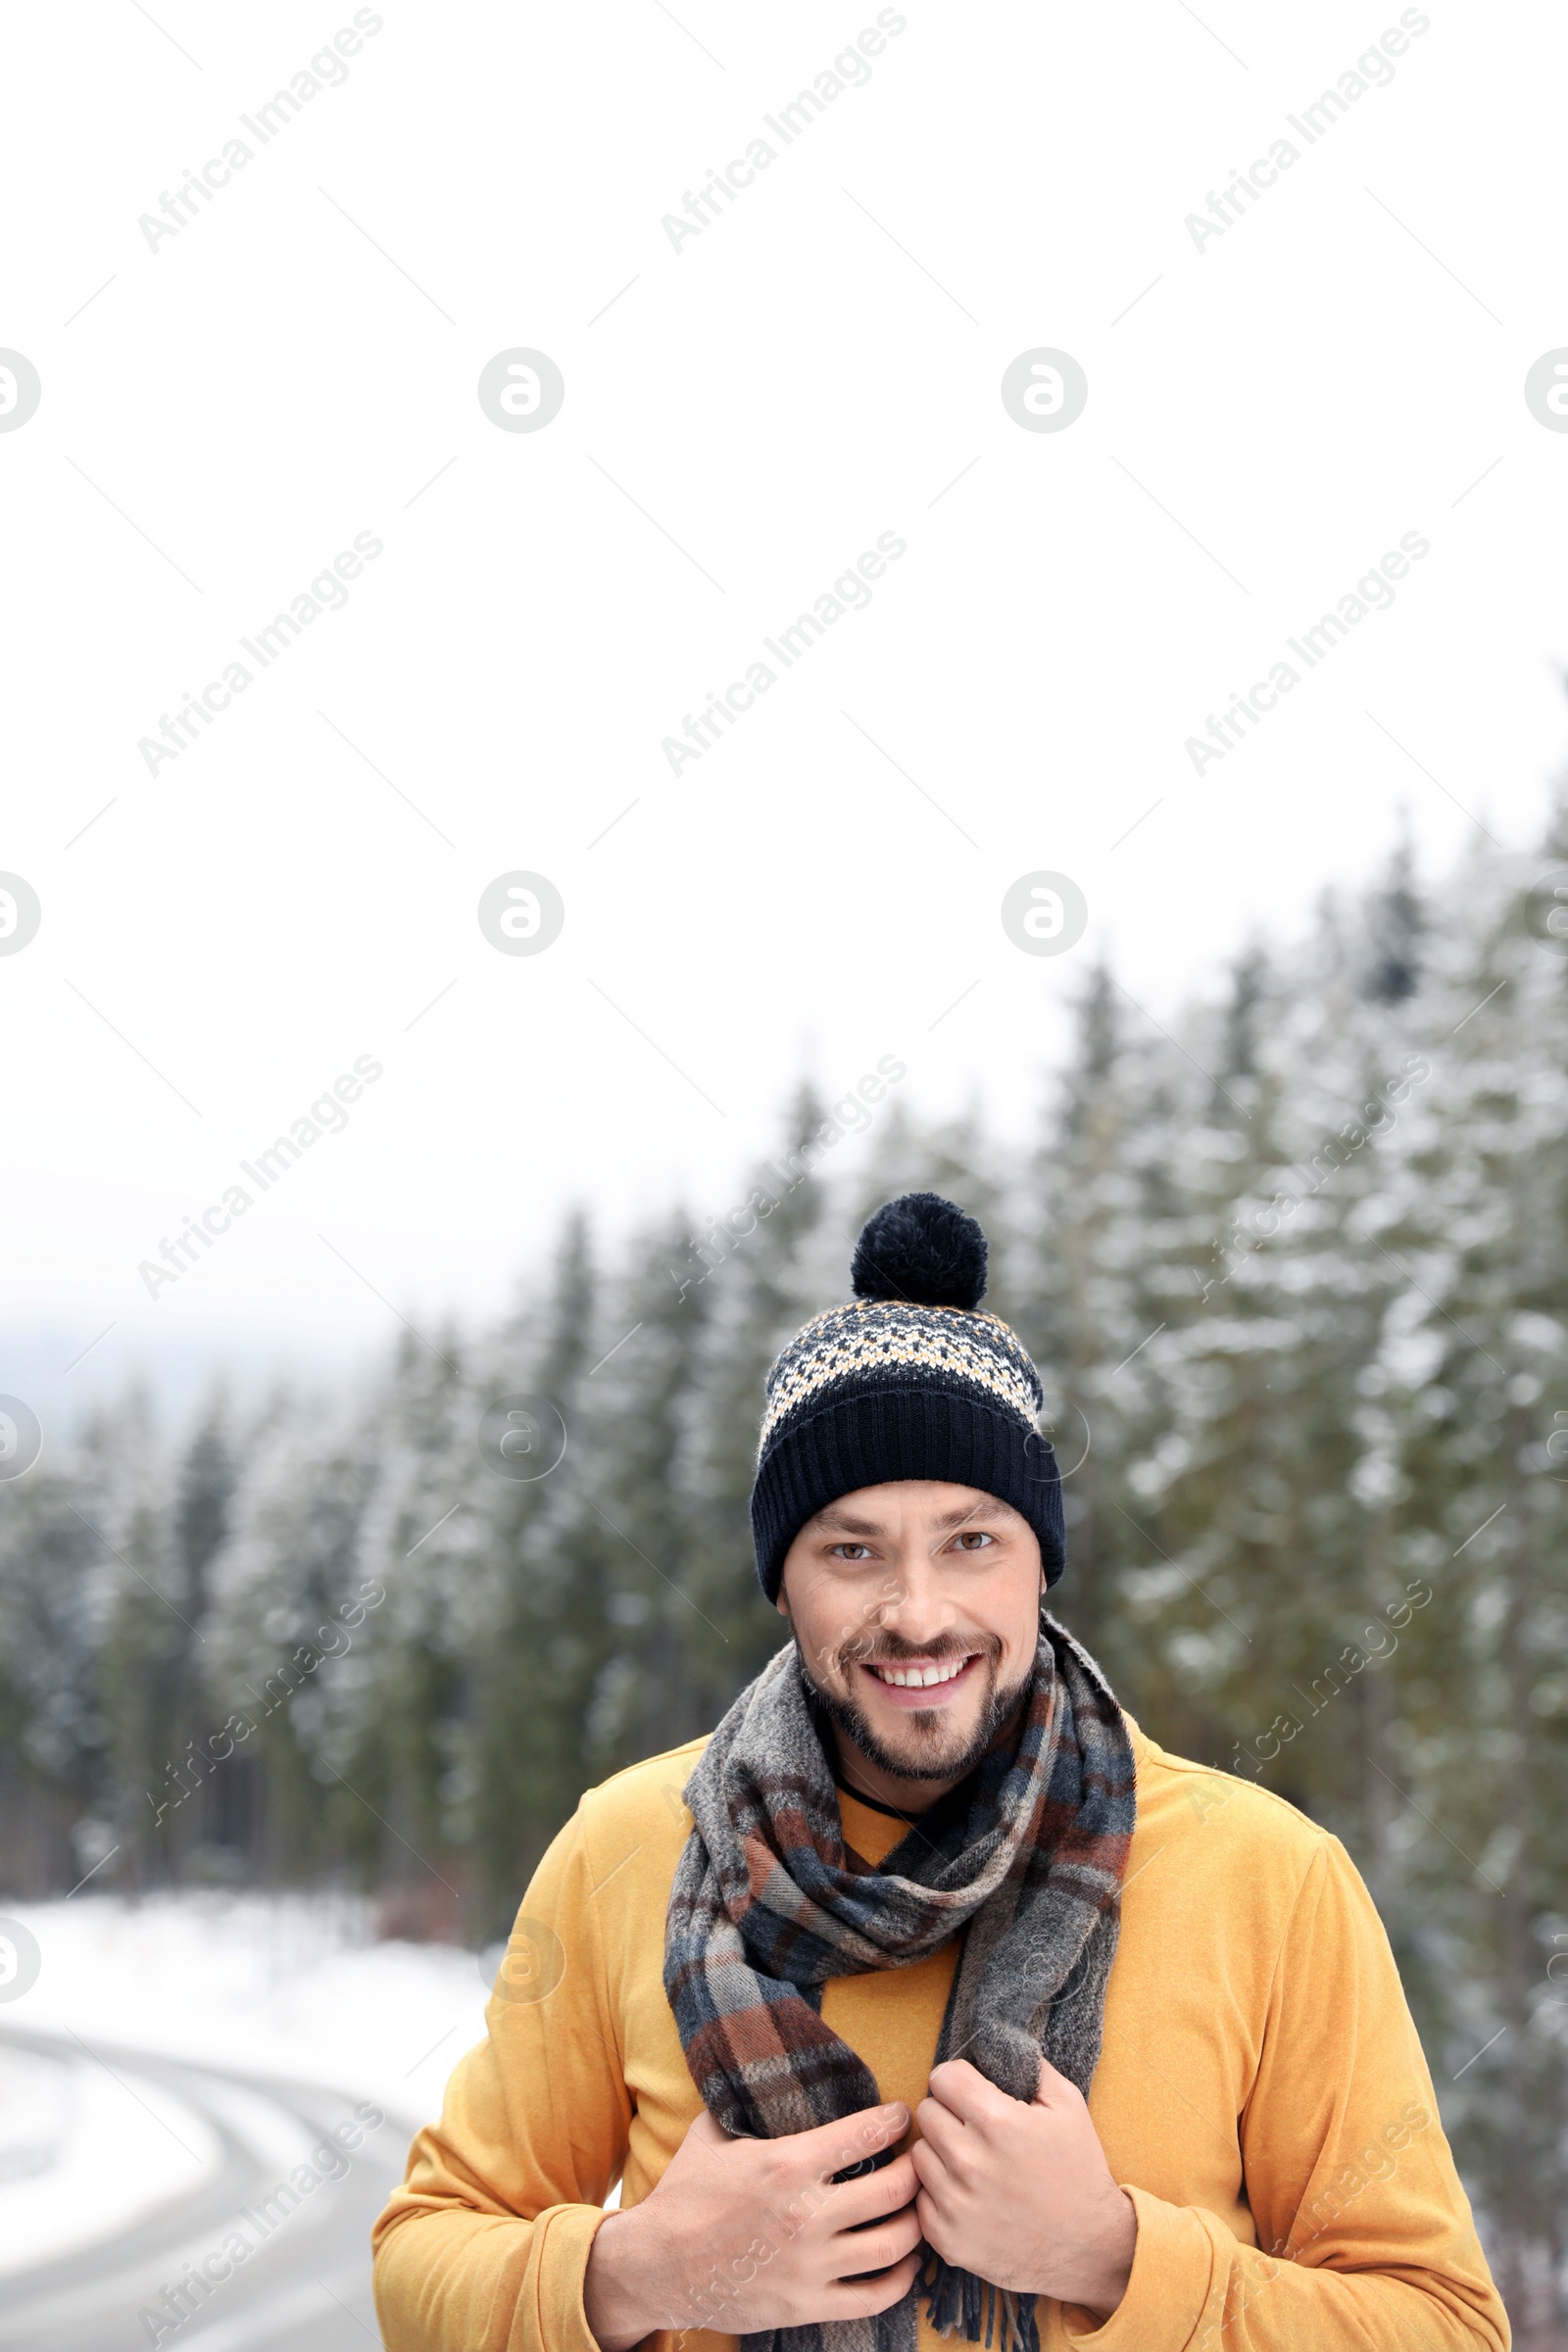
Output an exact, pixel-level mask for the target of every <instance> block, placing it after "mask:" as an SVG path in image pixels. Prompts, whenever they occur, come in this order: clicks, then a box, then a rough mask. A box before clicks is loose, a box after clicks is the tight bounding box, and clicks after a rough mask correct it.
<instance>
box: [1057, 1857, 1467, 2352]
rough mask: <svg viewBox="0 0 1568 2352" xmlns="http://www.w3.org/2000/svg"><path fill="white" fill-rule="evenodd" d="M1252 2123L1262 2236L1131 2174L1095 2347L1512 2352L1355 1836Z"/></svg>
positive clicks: (1295, 1968)
mask: <svg viewBox="0 0 1568 2352" xmlns="http://www.w3.org/2000/svg"><path fill="white" fill-rule="evenodd" d="M1238 2130H1239V2133H1240V2139H1241V2152H1242V2164H1243V2172H1244V2178H1245V2180H1246V2187H1247V2198H1248V2203H1249V2205H1250V2209H1251V2214H1252V2222H1253V2227H1254V2229H1255V2230H1256V2233H1257V2241H1258V2242H1257V2244H1256V2245H1255V2246H1250V2245H1248V2244H1245V2243H1244V2242H1243V2241H1242V2240H1240V2239H1239V2238H1237V2237H1236V2236H1235V2235H1233V2233H1232V2231H1231V2230H1230V2229H1228V2228H1227V2227H1226V2225H1225V2223H1224V2222H1223V2221H1221V2220H1220V2219H1219V2218H1218V2216H1216V2215H1215V2214H1212V2213H1209V2212H1207V2211H1205V2210H1204V2209H1203V2208H1202V2207H1201V2206H1195V2205H1186V2206H1182V2205H1173V2204H1167V2203H1166V2202H1165V2201H1164V2200H1163V2199H1162V2198H1160V2197H1155V2196H1151V2195H1150V2194H1149V2193H1148V2192H1147V2191H1146V2190H1144V2189H1142V2188H1140V2187H1138V2186H1137V2185H1136V2183H1134V2182H1132V2181H1124V2182H1123V2183H1122V2185H1123V2186H1124V2187H1125V2188H1126V2190H1127V2192H1128V2194H1129V2196H1130V2197H1131V2199H1132V2202H1133V2204H1134V2206H1135V2208H1136V2210H1137V2215H1138V2241H1137V2251H1136V2253H1135V2255H1134V2258H1133V2268H1132V2275H1131V2278H1130V2279H1129V2281H1128V2286H1127V2292H1126V2295H1125V2296H1124V2297H1123V2299H1122V2301H1121V2303H1120V2304H1119V2305H1118V2307H1117V2309H1116V2310H1115V2311H1114V2312H1112V2313H1111V2315H1110V2317H1109V2319H1107V2320H1105V2321H1103V2322H1102V2323H1100V2324H1099V2325H1096V2324H1095V2323H1094V2321H1093V2320H1092V2318H1091V2316H1090V2315H1089V2314H1088V2313H1085V2312H1082V2311H1073V2310H1070V2309H1069V2310H1068V2311H1067V2312H1064V2314H1063V2323H1064V2327H1065V2330H1066V2333H1067V2336H1068V2340H1069V2341H1070V2342H1071V2343H1072V2344H1073V2345H1074V2346H1075V2347H1076V2352H1371V2348H1373V2347H1382V2346H1388V2347H1389V2348H1390V2352H1395V2348H1396V2347H1397V2352H1506V2347H1507V2345H1508V2343H1509V2341H1510V2338H1509V2331H1508V2321H1507V2317H1506V2314H1505V2313H1504V2311H1503V2307H1502V2302H1501V2298H1500V2297H1499V2295H1498V2293H1497V2290H1496V2288H1495V2286H1494V2284H1493V2282H1492V2278H1491V2274H1490V2273H1489V2271H1488V2269H1487V2264H1486V2260H1485V2257H1484V2256H1483V2254H1482V2251H1481V2246H1480V2242H1479V2240H1478V2239H1477V2236H1476V2232H1475V2227H1474V2224H1473V2222H1472V2220H1471V2215H1470V2207H1469V2203H1468V2200H1467V2199H1466V2197H1465V2193H1464V2190H1463V2188H1462V2187H1461V2186H1460V2183H1459V2179H1458V2175H1457V2174H1456V2172H1455V2171H1454V2167H1453V2159H1452V2157H1451V2155H1450V2154H1449V2152H1448V2144H1447V2141H1446V2138H1445V2136H1444V2132H1443V2127H1442V2125H1441V2123H1440V2122H1439V2120H1438V2109H1437V2100H1436V2097H1435V2096H1434V2093H1433V2088H1432V2079H1431V2076H1430V2075H1429V2074H1428V2072H1427V2067H1426V2061H1425V2059H1424V2058H1423V2056H1422V2053H1421V2045H1420V2042H1419V2040H1418V2039H1417V2037H1416V2032H1415V2027H1414V2024H1413V2022H1412V2020H1411V2017H1410V2013H1409V2010H1408V2008H1407V2007H1406V2005H1405V2000H1404V1993H1403V1989H1402V1987H1401V1986H1400V1984H1399V1978H1398V1971H1397V1967H1396V1965H1395V1960H1394V1954H1393V1952H1392V1951H1391V1950H1390V1948H1389V1941H1388V1937H1387V1936H1386V1935H1385V1934H1384V1931H1383V1925H1382V1922H1381V1920H1380V1919H1379V1918H1378V1915H1377V1912H1376V1910H1375V1909H1374V1908H1373V1904H1372V1900H1371V1897H1370V1895H1369V1894H1368V1893H1367V1890H1366V1888H1365V1887H1364V1886H1363V1885H1362V1883H1361V1880H1360V1877H1359V1876H1358V1874H1357V1872H1356V1870H1355V1868H1354V1865H1353V1864H1352V1863H1351V1861H1350V1858H1349V1856H1348V1854H1347V1853H1346V1851H1345V1849H1344V1847H1343V1846H1342V1845H1341V1844H1340V1842H1339V1840H1338V1839H1337V1838H1325V1839H1324V1841H1323V1844H1322V1846H1321V1848H1320V1849H1319V1852H1318V1855H1317V1857H1316V1859H1315V1860H1314V1862H1313V1863H1312V1865H1311V1867H1310V1868H1309V1869H1308V1871H1307V1873H1306V1876H1305V1879H1304V1880H1303V1882H1302V1885H1301V1888H1300V1891H1299V1895H1298V1897H1297V1900H1296V1903H1295V1906H1294V1909H1293V1911H1292V1914H1291V1919H1290V1923H1289V1926H1288V1928H1287V1930H1286V1934H1285V1937H1284V1941H1283V1944H1282V1946H1281V1949H1280V1953H1279V1958H1278V1961H1277V1964H1276V1967H1275V1971H1274V1980H1273V1985H1272V1988H1271V1991H1270V1995H1269V2001H1268V2007H1267V2011H1266V2015H1265V2020H1264V2029H1263V2036H1262V2043H1261V2047H1260V2050H1259V2055H1258V2061H1257V2068H1256V2073H1255V2077H1254V2079H1253V2082H1252V2085H1251V2088H1250V2092H1249V2094H1248V2097H1247V2100H1246V2104H1245V2106H1244V2108H1243V2111H1242V2114H1241V2116H1240V2118H1239V2121H1238Z"/></svg>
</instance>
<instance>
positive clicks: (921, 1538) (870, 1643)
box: [778, 1478, 1041, 1782]
mask: <svg viewBox="0 0 1568 2352" xmlns="http://www.w3.org/2000/svg"><path fill="white" fill-rule="evenodd" d="M1040 1594H1041V1567H1040V1544H1039V1542H1038V1540H1037V1539H1036V1536H1035V1533H1034V1530H1033V1529H1032V1528H1031V1527H1030V1525H1029V1523H1028V1521H1027V1520H1026V1519H1025V1518H1023V1516H1022V1515H1021V1514H1020V1513H1019V1512H1017V1511H1015V1510H1014V1509H1013V1508H1012V1506H1011V1504H1010V1503H1005V1502H1002V1501H1000V1500H999V1499H998V1497H997V1496H996V1495H985V1494H982V1493H981V1492H980V1491H979V1490H978V1489H976V1488H974V1487H956V1486H948V1485H945V1484H944V1483H943V1482H942V1481H940V1480H938V1479H927V1478H907V1479H898V1480H895V1481H894V1482H892V1483H891V1484H890V1485H887V1486H880V1487H860V1488H858V1490H857V1491H856V1492H855V1493H854V1494H853V1495H840V1496H839V1498H838V1500H837V1501H836V1502H831V1503H829V1504H827V1506H826V1507H825V1508H824V1509H823V1510H820V1511H818V1512H817V1514H816V1516H815V1518H814V1519H809V1520H808V1521H807V1523H806V1525H805V1526H804V1527H803V1528H802V1529H801V1531H800V1534H799V1535H798V1536H797V1537H796V1539H795V1541H794V1543H793V1544H791V1545H790V1548H789V1550H788V1552H787V1553H786V1554H785V1558H784V1573H783V1581H782V1583H781V1585H780V1588H779V1601H778V1606H779V1607H780V1609H782V1610H783V1611H784V1612H785V1614H786V1615H787V1616H788V1618H789V1620H790V1623H791V1626H792V1627H793V1629H794V1633H795V1640H796V1643H797V1646H798V1647H799V1650H800V1653H801V1658H802V1661H803V1663H804V1665H805V1668H806V1673H807V1678H808V1680H809V1683H810V1685H811V1687H812V1689H813V1690H814V1691H816V1693H817V1695H818V1697H819V1698H820V1700H821V1702H822V1704H823V1706H824V1707H825V1708H826V1710H827V1712H828V1714H829V1716H830V1717H831V1718H832V1720H833V1722H834V1723H835V1724H836V1725H837V1727H838V1729H839V1731H840V1732H841V1733H843V1734H844V1735H845V1737H846V1738H848V1739H850V1740H853V1741H854V1743H855V1745H856V1746H857V1747H858V1748H859V1749H860V1750H861V1752H862V1753H863V1754H864V1755H866V1756H868V1757H869V1758H870V1759H871V1761H872V1762H873V1763H874V1764H876V1765H879V1766H880V1767H881V1769H882V1771H883V1772H885V1773H889V1774H891V1775H892V1776H893V1777H894V1778H895V1779H897V1780H900V1781H948V1782H953V1781H956V1780H960V1779H961V1778H962V1777H963V1775H964V1774H965V1773H967V1772H970V1771H972V1770H973V1768H974V1766H975V1765H976V1764H977V1763H978V1762H979V1761H980V1758H981V1757H982V1756H983V1755H984V1753H985V1751H986V1748H987V1746H988V1745H989V1743H990V1741H991V1740H992V1738H993V1736H994V1735H995V1733H996V1731H997V1729H998V1727H999V1726H1000V1725H1001V1724H1002V1723H1003V1722H1004V1721H1005V1719H1006V1717H1007V1716H1008V1715H1009V1714H1010V1713H1011V1712H1012V1710H1013V1708H1014V1707H1015V1706H1016V1704H1017V1702H1018V1700H1019V1698H1020V1697H1021V1695H1022V1693H1023V1691H1024V1688H1025V1686H1026V1685H1027V1683H1028V1681H1029V1679H1030V1676H1031V1674H1032V1672H1033V1670H1034V1661H1035V1651H1036V1647H1037V1645H1038V1642H1039V1635H1040Z"/></svg>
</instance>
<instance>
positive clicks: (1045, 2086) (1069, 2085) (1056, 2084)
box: [1032, 2051, 1083, 2107]
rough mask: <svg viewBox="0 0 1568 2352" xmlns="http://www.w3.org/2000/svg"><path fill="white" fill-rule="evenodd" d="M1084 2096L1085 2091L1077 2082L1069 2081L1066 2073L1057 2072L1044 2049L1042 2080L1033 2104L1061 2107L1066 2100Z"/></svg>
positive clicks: (1038, 2085)
mask: <svg viewBox="0 0 1568 2352" xmlns="http://www.w3.org/2000/svg"><path fill="white" fill-rule="evenodd" d="M1082 2096H1083V2093H1082V2091H1080V2089H1079V2088H1078V2085H1077V2083H1076V2082H1068V2080H1067V2077H1066V2076H1065V2075H1059V2074H1057V2072H1056V2070H1055V2068H1054V2066H1053V2065H1052V2063H1051V2060H1050V2059H1049V2058H1048V2057H1047V2056H1046V2055H1045V2053H1044V2052H1043V2051H1042V2053H1041V2058H1040V2081H1039V2082H1038V2083H1037V2084H1036V2085H1035V2095H1034V2099H1033V2101H1032V2104H1033V2105H1034V2106H1036V2107H1060V2106H1061V2105H1062V2104H1063V2103H1064V2102H1070V2101H1072V2100H1073V2099H1079V2098H1082Z"/></svg>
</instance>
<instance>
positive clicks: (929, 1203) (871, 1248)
mask: <svg viewBox="0 0 1568 2352" xmlns="http://www.w3.org/2000/svg"><path fill="white" fill-rule="evenodd" d="M988 1256H989V1251H988V1250H987V1247H986V1237H985V1234H984V1233H983V1232H982V1230H981V1228H980V1226H979V1224H978V1222H977V1221H976V1219H975V1218H973V1217H971V1216H970V1214H969V1212H968V1210H967V1209H964V1208H959V1206H958V1205H957V1203H956V1201H944V1200H943V1198H942V1196H941V1194H940V1193H903V1194H901V1195H900V1197H899V1199H898V1200H897V1201H885V1202H884V1204H883V1205H882V1207H881V1208H879V1209H877V1210H876V1211H875V1212H874V1214H873V1215H871V1216H870V1217H868V1218H867V1219H866V1222H865V1227H864V1230H863V1232H862V1233H861V1235H860V1238H859V1240H858V1243H857V1244H856V1247H855V1256H854V1258H853V1260H852V1261H851V1265H850V1282H851V1286H852V1288H853V1289H854V1292H855V1296H856V1297H857V1299H896V1300H901V1301H903V1302H904V1303H905V1304H906V1305H910V1306H961V1307H966V1308H972V1307H976V1306H978V1305H979V1303H980V1301H981V1299H983V1298H984V1297H985V1295H986V1268H987V1259H988Z"/></svg>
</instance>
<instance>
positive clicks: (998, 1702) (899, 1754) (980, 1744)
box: [797, 1635, 1035, 1781]
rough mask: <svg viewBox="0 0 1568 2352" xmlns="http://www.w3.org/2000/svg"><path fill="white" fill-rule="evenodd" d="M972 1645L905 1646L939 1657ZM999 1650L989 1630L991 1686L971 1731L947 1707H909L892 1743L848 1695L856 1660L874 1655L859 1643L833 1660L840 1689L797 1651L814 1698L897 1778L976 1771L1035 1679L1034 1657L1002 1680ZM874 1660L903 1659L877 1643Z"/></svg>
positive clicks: (954, 1776)
mask: <svg viewBox="0 0 1568 2352" xmlns="http://www.w3.org/2000/svg"><path fill="white" fill-rule="evenodd" d="M968 1646H969V1644H967V1643H962V1644H958V1643H954V1644H951V1645H949V1647H948V1648H946V1649H934V1648H931V1647H930V1646H927V1647H926V1648H924V1649H919V1650H917V1649H915V1648H913V1647H912V1646H911V1647H907V1652H906V1654H907V1655H908V1656H910V1657H922V1658H940V1657H943V1656H952V1655H954V1654H955V1653H956V1651H958V1650H959V1649H962V1648H967V1647H968ZM1001 1653H1002V1643H1001V1642H999V1641H998V1640H997V1639H996V1637H995V1636H994V1635H993V1636H988V1637H987V1638H986V1643H985V1645H984V1646H983V1647H982V1649H981V1652H980V1657H981V1669H980V1670H983V1671H984V1673H985V1676H986V1682H987V1689H986V1692H985V1695H984V1696H983V1697H982V1699H981V1701H980V1711H979V1714H978V1715H977V1716H976V1718H975V1722H974V1728H973V1730H972V1731H970V1732H969V1733H968V1734H967V1735H965V1734H964V1733H962V1732H961V1731H959V1730H957V1729H956V1727H955V1726H953V1725H950V1724H948V1723H946V1722H944V1720H943V1718H944V1716H945V1714H946V1712H947V1710H946V1709H945V1708H942V1707H932V1708H931V1709H930V1710H929V1711H925V1710H922V1711H921V1712H919V1713H914V1712H911V1713H909V1714H908V1715H907V1717H906V1718H905V1723H906V1726H907V1729H906V1731H905V1735H904V1737H903V1738H902V1739H901V1740H900V1741H899V1742H898V1744H897V1745H894V1744H893V1743H892V1742H891V1741H890V1740H886V1739H884V1738H883V1736H882V1735H881V1733H879V1732H877V1731H876V1730H874V1729H873V1727H872V1725H871V1724H870V1722H869V1721H868V1720H867V1718H866V1715H865V1713H864V1710H863V1709H862V1708H861V1707H860V1706H859V1705H858V1703H857V1702H856V1700H855V1699H854V1698H853V1697H851V1696H850V1695H849V1693H850V1691H852V1690H853V1689H854V1680H853V1678H854V1673H855V1668H856V1666H857V1665H858V1664H869V1663H870V1662H871V1661H869V1660H868V1659H865V1658H862V1657H861V1656H860V1655H859V1654H858V1649H856V1648H852V1649H851V1650H849V1651H848V1652H845V1653H844V1654H842V1655H841V1656H839V1657H838V1658H836V1659H835V1660H834V1664H835V1665H836V1666H838V1668H839V1670H840V1672H841V1673H842V1674H843V1676H844V1679H845V1685H846V1689H845V1691H844V1692H843V1693H842V1694H841V1693H840V1692H838V1691H830V1690H828V1689H826V1688H825V1687H824V1686H823V1685H822V1684H821V1683H819V1682H817V1681H816V1680H815V1679H814V1677H813V1676H812V1674H811V1671H810V1669H809V1666H808V1665H807V1663H806V1659H805V1656H804V1654H801V1653H800V1652H799V1650H798V1651H797V1654H798V1655H800V1665H801V1679H802V1680H803V1682H804V1683H805V1685H806V1688H807V1691H808V1693H809V1696H810V1697H811V1699H812V1700H813V1701H814V1702H815V1704H816V1705H817V1706H818V1707H820V1709H821V1710H822V1712H823V1714H824V1715H826V1716H827V1718H828V1720H829V1721H830V1722H831V1723H832V1724H833V1725H834V1726H835V1728H836V1729H837V1730H838V1731H840V1732H842V1734H843V1735H844V1737H845V1739H846V1740H850V1741H851V1743H852V1744H853V1745H854V1746H856V1747H858V1749H859V1751H860V1753H861V1755H862V1756H866V1757H868V1758H869V1760H870V1761H871V1762H872V1763H873V1764H875V1765H877V1766H878V1767H879V1769H880V1770H881V1771H883V1772H885V1773H887V1774H888V1775H889V1776H890V1777H891V1778H892V1779H894V1780H897V1781H961V1780H965V1779H967V1777H968V1775H969V1774H970V1773H971V1772H973V1771H974V1769H975V1767H976V1765H977V1764H979V1763H980V1761H981V1759H982V1758H983V1757H984V1756H985V1755H986V1753H987V1751H988V1750H989V1749H990V1747H991V1745H992V1743H993V1741H994V1740H996V1737H997V1734H998V1733H999V1732H1000V1731H1001V1730H1002V1728H1003V1726H1004V1724H1005V1723H1006V1721H1007V1720H1008V1718H1009V1716H1011V1715H1013V1714H1015V1713H1016V1712H1017V1709H1018V1708H1019V1706H1020V1705H1021V1704H1022V1702H1023V1699H1024V1696H1025V1694H1026V1693H1027V1691H1028V1689H1029V1686H1030V1684H1031V1683H1032V1682H1033V1680H1034V1671H1035V1669H1034V1660H1033V1659H1031V1660H1030V1662H1029V1666H1028V1669H1027V1671H1026V1672H1025V1673H1024V1674H1022V1675H1020V1676H1019V1678H1018V1680H1017V1681H1016V1682H1014V1683H1005V1684H999V1683H998V1680H997V1661H998V1659H999V1657H1000V1656H1001ZM876 1662H877V1663H878V1664H879V1665H885V1666H896V1665H898V1664H899V1663H900V1656H899V1653H898V1652H896V1651H887V1650H885V1649H884V1648H883V1647H882V1645H881V1644H880V1643H879V1644H878V1648H877V1658H876Z"/></svg>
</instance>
